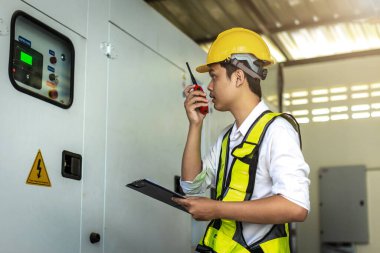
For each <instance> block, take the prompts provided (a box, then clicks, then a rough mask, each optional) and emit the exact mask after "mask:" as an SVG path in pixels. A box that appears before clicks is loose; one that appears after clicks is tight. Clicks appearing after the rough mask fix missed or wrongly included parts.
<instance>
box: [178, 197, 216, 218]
mask: <svg viewBox="0 0 380 253" xmlns="http://www.w3.org/2000/svg"><path fill="white" fill-rule="evenodd" d="M173 201H174V202H176V203H177V204H179V205H181V206H183V207H184V208H185V209H186V210H187V211H188V212H189V213H190V214H191V216H193V218H194V219H196V220H198V221H208V220H212V219H217V218H219V217H218V208H219V205H220V201H216V200H212V199H209V198H205V197H188V198H185V199H180V198H173Z"/></svg>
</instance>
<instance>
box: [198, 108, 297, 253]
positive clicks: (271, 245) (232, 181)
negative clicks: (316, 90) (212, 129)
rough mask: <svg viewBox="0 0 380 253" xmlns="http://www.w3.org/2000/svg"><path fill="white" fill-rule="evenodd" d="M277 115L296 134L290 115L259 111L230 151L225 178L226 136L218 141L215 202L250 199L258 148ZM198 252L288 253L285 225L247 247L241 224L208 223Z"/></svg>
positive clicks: (223, 221)
mask: <svg viewBox="0 0 380 253" xmlns="http://www.w3.org/2000/svg"><path fill="white" fill-rule="evenodd" d="M278 116H281V117H283V118H285V119H286V120H288V122H290V123H291V124H292V125H293V127H294V128H295V129H296V131H297V132H298V133H299V126H298V123H297V122H296V120H295V119H294V118H293V116H291V115H290V114H284V113H273V112H270V111H265V112H263V113H262V114H261V115H260V116H259V117H258V119H257V120H256V121H255V122H254V123H253V124H252V126H251V127H250V129H249V131H248V133H247V134H246V136H245V137H244V140H243V142H242V143H241V144H239V145H238V146H237V147H235V148H234V150H233V151H232V156H233V161H232V163H231V169H230V173H229V175H227V166H228V157H229V155H228V151H229V136H230V133H231V129H232V128H231V129H230V130H229V131H227V133H226V134H225V136H224V137H223V141H222V148H221V153H220V158H219V167H218V173H217V182H216V199H217V200H219V201H248V200H250V199H251V196H252V193H253V189H254V185H255V178H256V169H257V164H258V158H259V148H260V144H261V142H262V139H263V138H264V135H265V132H266V130H267V128H268V127H269V125H270V124H271V123H272V122H273V121H274V119H275V118H276V117H278ZM196 250H197V251H198V252H204V253H206V252H211V253H213V252H217V253H290V245H289V227H288V224H276V225H273V227H272V229H271V230H270V231H269V232H268V233H267V234H266V235H265V236H264V237H263V238H262V239H261V240H260V241H258V242H256V243H254V244H253V245H247V243H246V242H245V240H244V237H243V229H242V223H241V222H239V221H234V220H227V219H216V220H212V221H211V222H210V224H209V225H208V227H207V230H206V232H205V235H204V236H203V238H202V239H201V241H200V242H199V244H198V246H197V249H196Z"/></svg>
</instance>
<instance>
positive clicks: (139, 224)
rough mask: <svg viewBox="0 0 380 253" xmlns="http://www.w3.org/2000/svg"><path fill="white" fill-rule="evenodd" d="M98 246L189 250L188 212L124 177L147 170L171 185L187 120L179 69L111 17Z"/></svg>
mask: <svg viewBox="0 0 380 253" xmlns="http://www.w3.org/2000/svg"><path fill="white" fill-rule="evenodd" d="M110 39H111V43H112V45H113V47H114V48H115V52H116V54H117V57H116V58H115V59H111V60H109V68H108V94H107V96H108V110H107V111H108V113H107V154H106V180H107V183H106V192H105V194H106V200H105V241H104V244H105V252H114V253H118V252H189V251H190V248H191V233H190V230H191V218H190V216H189V215H188V214H187V213H185V212H182V211H180V210H177V209H175V208H173V207H171V206H169V205H165V204H162V203H161V202H158V201H156V200H154V199H151V198H149V197H147V196H145V195H142V194H140V193H138V192H135V191H133V190H131V189H129V188H127V187H125V185H126V184H127V183H129V182H131V181H133V180H136V179H139V178H150V179H152V180H154V181H156V182H158V183H159V184H161V185H163V186H165V187H167V188H170V189H173V187H174V175H175V174H179V173H180V167H181V157H182V151H183V148H184V143H185V139H186V133H187V128H188V123H187V119H186V115H185V111H184V108H183V97H182V81H183V80H182V78H183V74H184V73H183V71H182V70H181V69H179V68H178V67H177V66H175V65H173V64H172V63H171V62H169V61H168V60H167V59H166V58H165V57H163V56H162V55H160V54H158V53H156V52H155V51H153V50H152V49H151V48H149V47H147V46H146V45H144V44H142V43H141V42H140V41H138V40H136V39H135V38H133V37H131V36H130V35H129V34H127V33H126V32H124V31H122V30H120V29H119V28H117V27H115V26H113V25H111V26H110Z"/></svg>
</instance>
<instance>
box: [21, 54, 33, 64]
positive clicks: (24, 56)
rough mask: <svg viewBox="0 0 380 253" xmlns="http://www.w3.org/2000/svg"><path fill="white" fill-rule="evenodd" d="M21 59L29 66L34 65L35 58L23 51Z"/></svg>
mask: <svg viewBox="0 0 380 253" xmlns="http://www.w3.org/2000/svg"><path fill="white" fill-rule="evenodd" d="M20 58H21V61H23V62H25V63H26V64H29V65H32V64H33V57H32V56H31V55H28V54H27V53H25V52H22V51H21V55H20Z"/></svg>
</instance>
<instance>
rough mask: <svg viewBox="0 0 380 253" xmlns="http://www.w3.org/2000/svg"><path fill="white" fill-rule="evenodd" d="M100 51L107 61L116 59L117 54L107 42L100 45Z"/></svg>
mask: <svg viewBox="0 0 380 253" xmlns="http://www.w3.org/2000/svg"><path fill="white" fill-rule="evenodd" d="M100 49H101V50H102V51H103V53H104V55H105V56H107V58H108V59H116V58H117V54H116V51H115V48H114V47H113V45H112V44H111V43H109V42H102V43H100Z"/></svg>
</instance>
